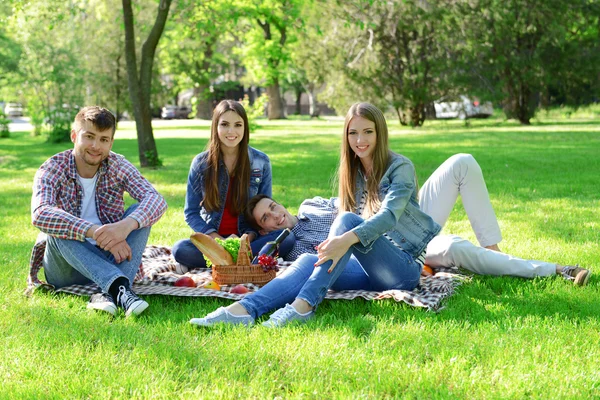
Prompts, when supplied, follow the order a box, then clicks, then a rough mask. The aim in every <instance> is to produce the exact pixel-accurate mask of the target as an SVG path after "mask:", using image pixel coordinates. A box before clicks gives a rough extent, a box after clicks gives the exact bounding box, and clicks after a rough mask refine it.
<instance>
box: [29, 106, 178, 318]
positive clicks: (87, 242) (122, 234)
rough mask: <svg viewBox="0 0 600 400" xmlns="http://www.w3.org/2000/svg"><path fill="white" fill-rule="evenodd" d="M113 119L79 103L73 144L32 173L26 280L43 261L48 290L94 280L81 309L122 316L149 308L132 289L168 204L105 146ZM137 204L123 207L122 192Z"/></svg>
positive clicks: (111, 136) (111, 134)
mask: <svg viewBox="0 0 600 400" xmlns="http://www.w3.org/2000/svg"><path fill="white" fill-rule="evenodd" d="M115 129H116V125H115V117H114V116H113V114H112V113H111V112H110V111H109V110H107V109H105V108H101V107H96V106H92V107H85V108H83V109H81V111H79V113H78V114H77V116H76V117H75V122H74V124H73V129H72V130H71V141H72V142H73V144H74V148H73V149H72V150H66V151H63V152H62V153H58V154H56V155H54V156H52V157H50V158H49V159H48V160H47V161H46V162H44V164H42V166H41V167H40V168H39V170H38V171H37V173H36V174H35V179H34V183H33V196H32V199H31V218H32V221H33V225H34V226H35V227H37V228H38V229H40V230H41V231H42V233H40V235H39V236H38V241H37V243H36V245H35V247H34V249H33V254H32V257H31V271H30V276H29V284H30V286H32V285H33V283H34V282H33V281H34V280H37V278H36V277H37V272H38V271H39V270H40V268H41V267H42V265H43V267H44V271H45V275H46V280H47V281H48V283H50V284H51V285H53V286H54V287H55V288H61V287H64V286H70V285H75V284H80V285H85V284H89V283H91V282H94V283H96V284H97V285H98V286H99V287H100V289H101V290H102V293H99V294H95V295H93V296H92V297H91V299H90V302H89V304H88V308H92V309H97V310H101V311H105V312H108V313H110V314H113V315H115V313H116V311H117V307H119V308H121V309H123V311H124V312H125V315H126V316H129V315H131V314H139V313H141V312H142V311H144V310H145V309H146V308H147V307H148V303H146V302H145V301H144V300H142V299H140V298H139V297H138V296H137V295H136V294H135V293H134V292H133V291H132V290H131V283H132V282H133V279H134V277H135V275H136V273H137V271H138V268H139V266H140V263H141V260H142V253H143V251H144V249H145V247H146V242H147V240H148V235H149V234H150V226H151V225H153V224H154V223H155V222H156V221H158V220H159V218H160V217H161V216H162V215H163V214H164V212H165V210H166V209H167V203H166V202H165V200H164V199H163V197H162V196H161V195H160V194H159V193H158V192H157V191H156V190H155V189H154V187H152V185H151V184H150V183H149V182H148V181H147V180H146V179H145V178H144V177H143V176H142V175H141V174H140V172H139V171H138V170H137V169H136V168H135V167H134V166H133V164H131V163H130V162H129V161H127V160H126V159H125V157H123V156H121V155H118V154H115V153H113V152H111V148H112V145H113V142H114V135H115ZM124 192H127V193H129V194H130V195H131V197H132V198H133V199H135V200H136V201H137V202H138V203H136V204H134V205H132V206H131V207H129V208H128V209H127V211H125V209H124V202H123V193H124Z"/></svg>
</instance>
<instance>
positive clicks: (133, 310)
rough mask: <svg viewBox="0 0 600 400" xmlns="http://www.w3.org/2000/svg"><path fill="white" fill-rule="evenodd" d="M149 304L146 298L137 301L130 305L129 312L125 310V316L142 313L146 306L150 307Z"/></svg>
mask: <svg viewBox="0 0 600 400" xmlns="http://www.w3.org/2000/svg"><path fill="white" fill-rule="evenodd" d="M148 305H149V304H148V303H147V302H145V301H144V300H139V301H136V302H135V303H133V304H132V305H131V307H129V309H128V310H127V312H125V316H126V317H129V316H130V315H140V314H141V313H143V312H144V310H146V308H148Z"/></svg>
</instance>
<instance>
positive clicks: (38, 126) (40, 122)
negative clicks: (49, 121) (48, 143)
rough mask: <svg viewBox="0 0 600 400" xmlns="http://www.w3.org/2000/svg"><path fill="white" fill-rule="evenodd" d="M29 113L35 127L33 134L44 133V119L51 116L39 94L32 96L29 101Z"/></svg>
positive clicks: (30, 120) (31, 122)
mask: <svg viewBox="0 0 600 400" xmlns="http://www.w3.org/2000/svg"><path fill="white" fill-rule="evenodd" d="M27 115H28V116H29V122H30V124H31V126H32V127H33V129H32V131H31V135H32V136H39V135H41V134H42V131H43V128H44V120H45V119H46V118H47V117H49V116H48V115H47V112H46V110H45V109H44V104H43V103H42V100H41V99H40V98H39V97H37V96H31V97H30V100H29V102H28V103H27Z"/></svg>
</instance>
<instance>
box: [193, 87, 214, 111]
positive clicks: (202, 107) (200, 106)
mask: <svg viewBox="0 0 600 400" xmlns="http://www.w3.org/2000/svg"><path fill="white" fill-rule="evenodd" d="M208 87H209V86H208V85H199V86H195V87H194V98H195V99H196V118H200V119H212V101H210V99H208V98H207V97H206V92H208Z"/></svg>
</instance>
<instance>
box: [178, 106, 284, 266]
mask: <svg viewBox="0 0 600 400" xmlns="http://www.w3.org/2000/svg"><path fill="white" fill-rule="evenodd" d="M249 138H250V130H249V127H248V117H247V115H246V110H245V109H244V107H243V106H242V105H241V104H240V103H238V102H237V101H234V100H223V101H221V102H220V103H219V104H218V105H217V107H215V110H214V112H213V118H212V125H211V132H210V140H209V142H208V144H207V146H206V150H205V151H204V152H202V153H200V154H198V155H197V156H196V157H195V158H194V160H193V161H192V165H191V168H190V173H189V175H188V183H187V192H186V198H185V208H184V214H185V221H186V222H187V224H188V225H189V226H190V228H192V230H193V231H194V232H201V233H204V234H206V235H210V236H212V237H214V238H221V239H222V238H226V237H229V236H232V235H235V236H240V235H242V234H244V233H247V234H248V236H249V238H250V241H251V247H252V251H253V252H257V251H258V250H260V248H261V247H262V245H264V244H265V243H266V242H267V241H269V240H272V239H273V238H275V237H276V236H277V232H274V233H271V234H269V235H266V236H261V237H260V238H259V235H258V233H257V232H256V230H255V229H254V228H253V227H252V226H251V225H250V224H248V223H247V221H246V220H245V218H244V210H245V208H246V205H247V203H248V200H249V199H250V198H251V197H253V196H255V195H257V194H265V195H268V196H271V190H272V189H271V185H272V178H271V162H270V160H269V157H268V156H267V155H266V154H265V153H263V152H260V151H258V150H256V149H254V148H252V147H250V146H249V145H248V142H249ZM257 238H258V239H257ZM287 247H289V246H288V245H285V246H282V249H281V251H282V252H285V251H286V250H285V249H286V248H287ZM173 256H174V257H175V260H176V261H177V262H179V263H180V264H182V265H184V266H187V267H188V268H203V267H206V263H205V261H204V257H203V256H202V253H200V251H199V250H198V249H197V248H196V247H195V246H194V244H193V243H192V242H191V241H190V240H189V239H184V240H180V241H178V242H177V243H175V245H174V246H173Z"/></svg>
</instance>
